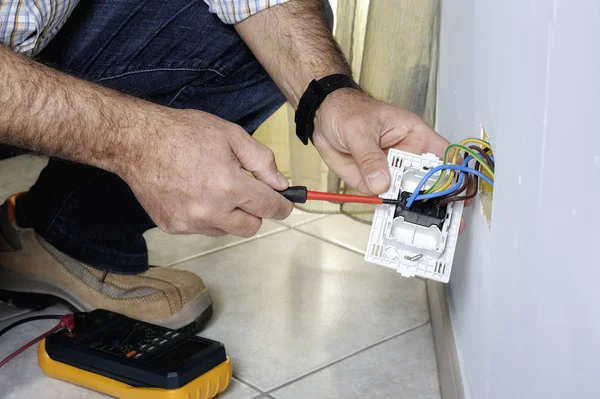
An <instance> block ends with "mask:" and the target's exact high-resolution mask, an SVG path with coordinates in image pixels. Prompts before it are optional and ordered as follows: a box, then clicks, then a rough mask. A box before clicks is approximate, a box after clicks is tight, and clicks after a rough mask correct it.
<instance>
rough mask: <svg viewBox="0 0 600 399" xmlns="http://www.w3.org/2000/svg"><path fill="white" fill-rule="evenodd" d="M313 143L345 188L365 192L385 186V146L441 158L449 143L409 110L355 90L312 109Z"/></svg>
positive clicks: (338, 93)
mask: <svg viewBox="0 0 600 399" xmlns="http://www.w3.org/2000/svg"><path fill="white" fill-rule="evenodd" d="M315 119H316V120H315V122H316V123H315V131H314V133H313V142H314V145H315V147H316V148H317V150H318V151H319V153H320V154H321V156H322V157H323V161H324V162H325V163H326V164H327V165H328V166H329V167H330V168H331V169H332V170H333V171H334V172H335V173H336V174H337V175H338V176H339V177H340V178H341V179H343V180H344V181H345V182H346V183H348V184H349V185H350V186H352V187H354V188H356V189H358V190H359V191H362V192H364V193H370V194H381V193H383V192H385V191H387V189H388V188H389V184H390V171H389V167H388V163H387V151H386V150H387V149H389V148H396V149H399V150H405V151H408V152H412V153H416V154H421V153H425V152H432V153H434V154H436V155H437V156H438V157H440V158H441V157H443V155H444V150H445V149H446V147H447V146H448V144H449V143H448V141H447V140H446V139H444V138H442V137H441V136H440V135H438V134H437V133H436V132H435V131H434V130H433V129H432V128H431V127H429V126H428V125H427V123H425V121H424V120H423V119H421V118H420V117H419V116H417V115H415V114H414V113H412V112H410V111H407V110H405V109H402V108H398V107H395V106H392V105H389V104H386V103H384V102H381V101H378V100H376V99H373V98H372V97H369V96H367V95H366V94H364V93H362V92H360V91H358V90H354V89H339V90H337V91H335V92H333V93H331V94H330V95H329V96H327V98H326V99H325V101H324V102H323V104H321V107H320V108H319V110H318V111H317V115H316V118H315Z"/></svg>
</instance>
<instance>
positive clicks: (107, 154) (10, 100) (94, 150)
mask: <svg viewBox="0 0 600 399" xmlns="http://www.w3.org/2000/svg"><path fill="white" fill-rule="evenodd" d="M154 107H155V106H154V105H152V104H150V103H147V102H143V101H140V100H137V99H134V98H131V97H129V96H125V95H122V94H120V93H117V92H115V91H112V90H109V89H105V88H102V87H101V86H98V85H94V84H91V83H88V82H86V81H83V80H80V79H77V78H74V77H71V76H69V75H67V74H64V73H61V72H57V71H55V70H53V69H51V68H48V67H46V66H43V65H41V64H39V63H36V62H34V61H31V60H29V59H27V58H25V57H22V56H21V55H18V54H16V53H14V52H13V51H11V50H10V49H8V48H6V47H4V46H0V142H3V143H8V144H12V145H15V146H18V147H21V148H26V149H29V150H31V151H34V152H39V153H43V154H47V155H51V156H55V157H59V158H63V159H69V160H72V161H77V162H81V163H87V164H90V165H93V166H97V167H100V168H102V169H105V170H110V171H112V172H115V173H119V172H121V171H122V170H123V169H124V168H125V167H130V166H132V164H135V163H136V162H139V160H140V157H143V154H144V153H146V152H145V151H141V149H142V148H147V147H149V146H152V137H148V135H146V134H144V140H143V141H142V137H141V136H142V132H143V131H144V130H143V129H144V126H142V125H143V124H144V122H145V121H146V120H147V118H145V115H148V113H149V112H151V110H152V109H153V108H154ZM146 132H148V134H150V130H146Z"/></svg>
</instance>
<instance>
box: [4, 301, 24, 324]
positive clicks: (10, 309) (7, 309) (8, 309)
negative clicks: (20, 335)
mask: <svg viewBox="0 0 600 399" xmlns="http://www.w3.org/2000/svg"><path fill="white" fill-rule="evenodd" d="M27 312H28V310H27V309H23V308H17V307H15V306H13V305H11V304H9V303H6V302H0V321H3V320H8V319H10V318H11V317H15V316H20V315H22V314H25V313H27Z"/></svg>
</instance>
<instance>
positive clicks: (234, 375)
mask: <svg viewBox="0 0 600 399" xmlns="http://www.w3.org/2000/svg"><path fill="white" fill-rule="evenodd" d="M232 377H233V378H234V379H236V380H237V381H239V382H241V383H243V384H244V385H248V386H249V387H250V388H252V389H254V390H255V391H258V394H256V395H255V396H252V398H256V397H258V396H260V395H265V394H266V393H267V392H265V391H263V390H262V389H260V388H259V387H257V386H256V385H254V384H252V383H250V382H248V381H246V380H245V379H243V378H241V377H240V376H239V375H237V374H236V373H233V375H232ZM252 398H251V399H252Z"/></svg>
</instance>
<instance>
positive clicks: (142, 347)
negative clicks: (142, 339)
mask: <svg viewBox="0 0 600 399" xmlns="http://www.w3.org/2000/svg"><path fill="white" fill-rule="evenodd" d="M147 347H148V344H144V345H142V346H140V349H141V350H146V348H147Z"/></svg>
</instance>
